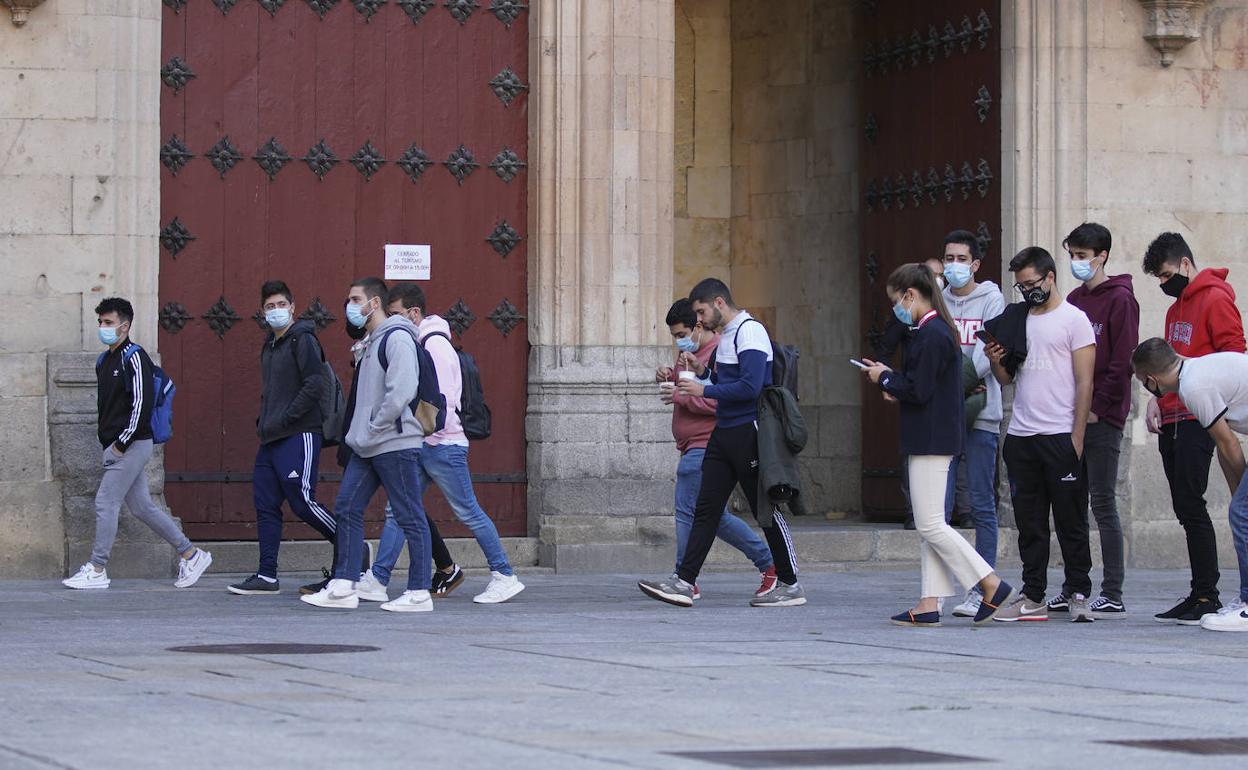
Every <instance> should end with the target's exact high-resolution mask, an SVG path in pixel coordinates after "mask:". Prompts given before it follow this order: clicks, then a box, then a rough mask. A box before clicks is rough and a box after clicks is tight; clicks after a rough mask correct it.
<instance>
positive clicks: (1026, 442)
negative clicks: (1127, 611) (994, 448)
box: [1003, 433, 1092, 602]
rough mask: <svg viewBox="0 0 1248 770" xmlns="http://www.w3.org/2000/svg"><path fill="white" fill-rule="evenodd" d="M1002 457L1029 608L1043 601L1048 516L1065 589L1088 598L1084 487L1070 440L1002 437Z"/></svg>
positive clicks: (1065, 437) (1065, 436)
mask: <svg viewBox="0 0 1248 770" xmlns="http://www.w3.org/2000/svg"><path fill="white" fill-rule="evenodd" d="M1003 454H1004V456H1005V468H1006V471H1007V473H1008V475H1009V478H1010V497H1011V498H1012V499H1013V501H1014V522H1015V524H1016V525H1017V526H1018V551H1019V555H1020V556H1021V557H1022V559H1023V593H1024V594H1026V595H1027V598H1028V599H1031V600H1032V601H1033V602H1042V601H1044V592H1045V591H1046V590H1047V589H1048V580H1049V576H1048V570H1049V511H1050V510H1052V512H1053V525H1054V529H1056V530H1057V543H1058V546H1059V547H1060V548H1061V549H1062V560H1063V561H1064V562H1065V564H1066V578H1065V582H1064V585H1065V588H1066V590H1068V591H1070V592H1071V593H1079V594H1083V595H1084V596H1088V595H1089V594H1090V593H1091V592H1092V578H1091V575H1090V573H1091V571H1092V549H1091V547H1090V546H1089V544H1088V497H1087V485H1086V484H1085V483H1084V482H1083V463H1082V462H1081V461H1080V459H1079V457H1078V456H1077V455H1075V447H1074V445H1073V444H1071V443H1070V434H1069V433H1059V434H1055V435H1050V436H1006V438H1005V450H1004V452H1003Z"/></svg>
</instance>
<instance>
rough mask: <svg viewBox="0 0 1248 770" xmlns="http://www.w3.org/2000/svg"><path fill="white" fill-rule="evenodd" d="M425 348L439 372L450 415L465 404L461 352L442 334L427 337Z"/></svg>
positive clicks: (440, 388)
mask: <svg viewBox="0 0 1248 770" xmlns="http://www.w3.org/2000/svg"><path fill="white" fill-rule="evenodd" d="M425 350H426V351H428V353H429V357H430V358H432V359H433V368H434V370H435V371H436V372H437V373H438V390H440V391H442V395H443V396H446V410H447V414H448V415H449V414H450V413H451V412H454V411H455V410H456V409H459V408H460V407H461V406H463V405H462V404H461V403H460V399H462V398H463V397H464V393H463V390H464V376H463V373H462V372H460V370H459V354H458V353H456V352H455V346H454V345H452V344H451V341H450V340H448V339H447V338H446V337H443V336H442V335H440V334H438V335H428V336H426V337H425Z"/></svg>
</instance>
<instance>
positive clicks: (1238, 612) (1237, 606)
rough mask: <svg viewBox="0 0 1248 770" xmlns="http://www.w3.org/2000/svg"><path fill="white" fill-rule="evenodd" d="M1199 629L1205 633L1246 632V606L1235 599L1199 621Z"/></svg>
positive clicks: (1247, 620) (1247, 614)
mask: <svg viewBox="0 0 1248 770" xmlns="http://www.w3.org/2000/svg"><path fill="white" fill-rule="evenodd" d="M1200 627H1201V628H1203V629H1205V630H1206V631H1248V605H1246V604H1244V602H1243V600H1242V599H1236V600H1234V601H1232V602H1231V603H1229V604H1227V605H1226V606H1224V607H1223V608H1222V609H1220V610H1218V611H1217V612H1211V613H1209V614H1208V615H1205V616H1204V617H1202V618H1201V619H1200Z"/></svg>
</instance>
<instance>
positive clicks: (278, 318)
mask: <svg viewBox="0 0 1248 770" xmlns="http://www.w3.org/2000/svg"><path fill="white" fill-rule="evenodd" d="M290 320H291V318H290V308H288V307H275V308H273V309H272V310H266V311H264V322H265V323H267V324H268V325H269V328H270V329H275V330H276V329H285V328H286V327H287V326H290Z"/></svg>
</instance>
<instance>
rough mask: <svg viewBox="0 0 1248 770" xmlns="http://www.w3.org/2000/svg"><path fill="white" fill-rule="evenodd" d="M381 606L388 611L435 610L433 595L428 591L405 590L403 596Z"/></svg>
mask: <svg viewBox="0 0 1248 770" xmlns="http://www.w3.org/2000/svg"><path fill="white" fill-rule="evenodd" d="M381 608H382V609H383V610H385V611H386V612H433V596H431V595H430V594H429V592H428V591H404V592H403V595H402V596H400V597H399V598H397V599H395V600H394V601H392V602H386V603H385V604H383V605H381Z"/></svg>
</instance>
